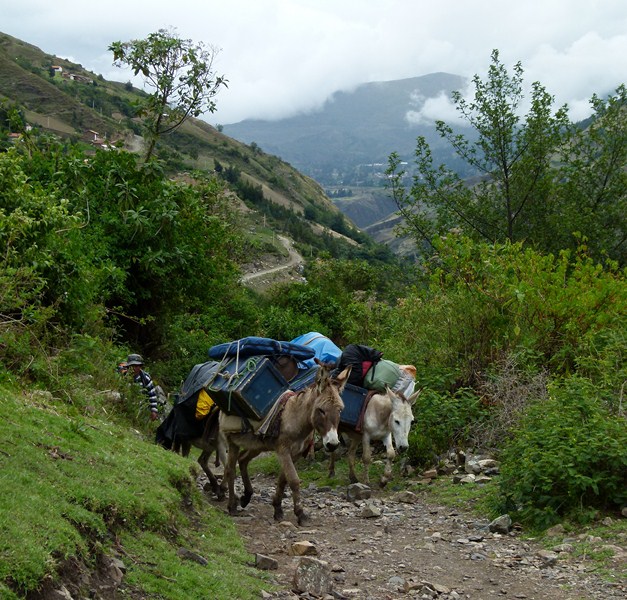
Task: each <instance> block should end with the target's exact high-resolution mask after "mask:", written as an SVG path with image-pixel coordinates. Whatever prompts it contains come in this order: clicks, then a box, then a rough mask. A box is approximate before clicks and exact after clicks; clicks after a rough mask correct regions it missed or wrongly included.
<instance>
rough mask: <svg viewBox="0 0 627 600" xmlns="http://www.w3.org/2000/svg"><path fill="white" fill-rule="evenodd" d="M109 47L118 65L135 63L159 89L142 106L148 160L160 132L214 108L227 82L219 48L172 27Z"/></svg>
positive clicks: (140, 71)
mask: <svg viewBox="0 0 627 600" xmlns="http://www.w3.org/2000/svg"><path fill="white" fill-rule="evenodd" d="M109 50H110V51H112V52H113V58H114V62H113V64H114V65H116V66H118V67H122V66H124V65H127V66H129V67H131V69H133V73H134V74H135V75H137V74H139V73H141V75H142V76H143V77H144V81H145V83H146V85H147V86H148V87H149V88H153V89H154V92H153V93H152V94H149V95H148V96H147V97H146V98H145V99H144V101H143V104H142V107H141V110H140V114H141V115H143V116H145V128H146V135H147V138H148V147H147V149H146V156H145V159H146V160H148V159H150V157H151V156H152V153H153V151H154V148H155V144H156V143H157V140H158V139H159V137H160V136H161V135H163V134H166V133H169V132H171V131H174V130H175V129H177V128H178V127H180V126H181V125H182V124H183V123H184V122H185V120H186V119H187V118H189V117H197V116H199V115H201V114H204V113H206V112H215V110H216V104H215V101H214V97H215V96H216V94H217V93H218V91H219V89H220V87H221V86H223V85H226V82H227V80H226V79H225V78H224V77H223V76H218V75H217V74H216V72H215V71H214V69H213V61H214V59H215V56H216V54H217V52H218V50H217V49H216V48H214V47H212V46H209V47H205V45H204V44H203V43H202V42H200V43H198V44H194V43H193V42H192V40H189V39H187V40H185V39H182V38H180V37H179V36H178V35H177V34H176V33H175V32H173V31H167V30H165V29H160V30H159V31H157V32H156V33H151V34H150V35H149V36H148V37H147V38H146V39H143V40H131V41H130V42H119V41H118V42H113V43H112V44H111V45H110V46H109Z"/></svg>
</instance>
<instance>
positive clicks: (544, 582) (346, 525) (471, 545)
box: [216, 475, 627, 600]
mask: <svg viewBox="0 0 627 600" xmlns="http://www.w3.org/2000/svg"><path fill="white" fill-rule="evenodd" d="M254 485H255V490H256V493H255V496H253V499H252V501H251V504H250V505H249V506H248V507H247V508H246V509H244V510H242V511H241V514H240V515H239V516H237V517H234V520H235V522H236V524H237V527H238V530H239V532H240V534H241V535H242V537H243V539H244V540H245V543H246V546H247V548H248V550H249V551H250V552H251V553H253V554H255V555H256V554H261V555H264V556H267V557H269V558H271V559H274V560H276V565H277V569H276V570H272V571H270V573H271V574H272V575H273V577H274V579H275V580H276V583H277V584H278V586H279V587H280V591H278V592H275V593H273V594H272V595H269V596H267V597H268V598H315V597H317V596H313V595H309V594H308V593H301V594H300V595H299V594H297V593H295V592H293V591H292V587H293V585H292V581H293V577H294V573H295V570H296V567H297V565H298V563H299V561H300V560H301V558H300V557H297V556H292V555H291V554H290V549H291V548H292V545H293V544H294V543H295V542H299V541H308V542H310V543H311V544H313V545H314V546H315V552H316V556H315V558H317V559H319V560H323V561H326V562H328V564H329V566H330V567H331V569H332V572H331V579H332V582H333V588H332V593H331V594H330V595H328V596H326V597H327V598H328V599H329V600H331V599H332V598H335V599H339V600H342V599H346V600H349V599H350V600H396V599H407V598H437V599H439V600H453V599H462V598H463V599H471V600H489V599H492V598H516V599H520V600H522V599H526V600H558V599H559V600H587V599H594V600H607V599H614V598H625V597H627V588H625V587H622V588H621V587H619V586H617V585H612V584H607V583H605V582H604V581H603V580H602V579H601V578H600V577H599V576H598V575H596V574H595V572H594V570H593V564H592V563H591V562H590V561H588V562H586V561H585V560H579V561H577V560H575V559H573V558H572V557H570V555H568V554H560V555H559V556H560V558H559V559H558V560H557V561H555V562H552V561H551V560H547V559H546V558H545V559H543V558H542V557H541V556H540V555H539V554H538V552H539V551H540V550H541V548H540V546H538V545H536V544H535V543H534V542H532V541H527V540H523V539H522V538H521V537H520V535H518V534H511V533H510V534H505V535H499V534H497V533H491V532H490V531H489V530H488V528H487V522H481V521H478V520H477V519H476V518H474V517H472V516H470V515H466V514H461V513H458V512H456V511H453V510H451V509H449V508H446V507H443V506H438V505H434V504H430V503H429V502H425V500H424V499H420V498H418V497H416V498H414V499H413V500H415V503H409V502H406V501H405V502H401V501H399V496H398V492H394V491H385V492H382V491H379V490H373V493H372V497H371V498H370V499H369V500H360V501H349V500H348V499H347V498H346V489H347V488H345V487H344V488H338V489H331V488H317V487H315V486H311V487H310V488H308V489H305V490H303V497H304V504H305V507H306V510H307V511H308V512H309V514H310V516H311V522H310V524H308V526H306V527H303V528H299V527H297V526H296V525H295V519H294V516H293V514H292V513H291V498H288V497H286V498H285V500H284V509H285V514H286V521H284V522H283V523H275V522H274V521H273V518H272V506H271V496H272V493H273V489H274V482H273V481H272V480H271V479H269V478H268V477H265V476H262V475H257V476H256V477H255V480H254ZM410 499H411V498H410ZM405 500H407V498H405ZM216 504H218V503H217V502H216ZM219 506H222V508H225V506H224V504H219ZM366 506H369V507H370V508H374V510H375V512H376V511H377V509H378V510H379V511H380V513H381V514H380V515H379V516H370V517H367V516H365V513H364V508H365V507H366ZM623 566H624V564H623Z"/></svg>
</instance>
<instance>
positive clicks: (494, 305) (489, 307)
mask: <svg viewBox="0 0 627 600" xmlns="http://www.w3.org/2000/svg"><path fill="white" fill-rule="evenodd" d="M437 248H438V250H439V254H438V262H437V263H436V262H435V261H434V267H433V268H432V269H431V271H430V273H429V283H428V289H426V290H424V289H417V290H415V291H414V292H411V293H410V294H408V295H407V296H406V297H405V298H404V299H403V300H401V301H400V302H399V305H398V309H397V310H396V311H394V313H393V314H392V315H390V319H389V320H388V322H387V323H386V325H387V327H389V328H390V336H389V338H390V339H392V340H393V344H394V346H393V347H394V348H395V349H399V352H400V351H401V350H402V349H405V352H406V354H408V355H409V356H410V357H411V359H412V361H413V362H414V364H416V365H417V367H418V368H419V371H429V370H431V369H436V373H438V372H439V373H440V375H438V377H445V378H446V377H448V375H447V374H451V373H453V374H455V378H456V379H458V380H459V381H460V383H461V384H465V385H468V384H474V383H475V382H476V378H477V374H478V373H479V372H481V371H483V370H485V368H486V367H487V365H489V364H491V363H492V362H493V361H494V360H496V359H498V358H499V357H501V356H503V355H504V354H507V353H510V352H513V353H515V354H517V356H518V357H519V358H520V359H523V358H524V360H525V361H527V362H528V363H529V364H531V365H535V367H536V368H540V367H541V366H544V367H546V368H548V369H549V371H551V372H552V373H556V374H568V373H571V372H573V371H575V370H576V369H577V365H578V364H583V363H582V361H583V362H585V363H586V364H589V362H590V361H589V360H588V359H587V358H586V357H587V356H588V354H587V353H589V352H594V353H595V355H596V357H597V359H598V358H600V356H599V354H603V355H604V354H605V353H606V352H607V353H608V354H610V355H611V357H613V358H611V357H610V356H608V358H607V360H608V361H618V360H619V356H620V352H621V351H622V352H624V346H623V345H622V343H623V341H624V336H623V335H622V334H621V333H620V332H624V330H625V314H627V288H626V286H625V276H624V273H623V272H621V271H619V270H617V269H615V268H614V267H613V266H612V265H608V266H606V267H603V266H601V265H600V264H598V263H596V262H595V261H593V260H592V259H590V258H588V257H587V256H586V255H585V253H580V254H577V255H575V256H571V255H570V253H568V252H564V253H562V254H560V256H559V257H555V256H552V255H544V254H541V253H540V252H537V251H535V250H533V249H531V248H526V247H524V246H522V244H509V243H505V244H495V245H482V244H476V243H473V242H471V241H470V240H469V239H467V238H460V237H457V236H449V237H448V238H447V239H446V240H443V241H442V242H438V244H437ZM610 332H613V333H611V334H610ZM608 336H609V339H611V340H612V343H611V344H607V343H605V342H604V340H607V339H608ZM522 366H523V367H524V365H522ZM590 372H592V371H590ZM421 375H423V376H425V377H431V376H432V374H431V375H430V374H429V373H424V372H421ZM618 383H619V379H618V378H613V379H612V385H616V384H618ZM614 391H616V390H615V389H614Z"/></svg>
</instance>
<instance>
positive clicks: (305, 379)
mask: <svg viewBox="0 0 627 600" xmlns="http://www.w3.org/2000/svg"><path fill="white" fill-rule="evenodd" d="M319 368H320V367H318V365H316V366H315V367H311V369H303V370H301V371H300V372H299V373H298V374H297V375H296V377H294V379H292V380H291V381H290V390H293V391H294V392H300V391H301V390H304V389H305V388H306V387H307V386H310V385H311V384H312V383H313V382H314V381H316V374H317V373H318V369H319Z"/></svg>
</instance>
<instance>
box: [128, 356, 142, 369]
mask: <svg viewBox="0 0 627 600" xmlns="http://www.w3.org/2000/svg"><path fill="white" fill-rule="evenodd" d="M126 364H127V365H128V366H129V367H132V366H133V365H139V366H140V367H141V366H142V365H143V364H144V359H143V358H142V357H141V356H140V355H139V354H129V355H128V358H127V359H126Z"/></svg>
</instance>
